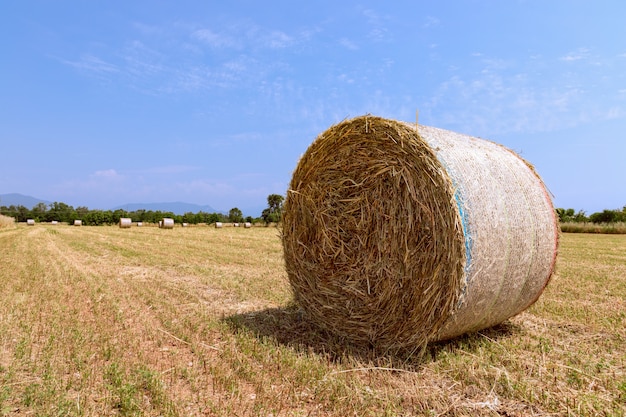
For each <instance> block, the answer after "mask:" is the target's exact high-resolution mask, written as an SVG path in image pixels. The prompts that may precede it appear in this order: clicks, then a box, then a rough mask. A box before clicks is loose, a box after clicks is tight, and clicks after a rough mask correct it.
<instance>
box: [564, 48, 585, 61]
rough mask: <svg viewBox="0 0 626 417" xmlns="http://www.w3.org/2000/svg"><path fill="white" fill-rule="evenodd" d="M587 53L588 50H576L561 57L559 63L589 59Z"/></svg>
mask: <svg viewBox="0 0 626 417" xmlns="http://www.w3.org/2000/svg"><path fill="white" fill-rule="evenodd" d="M589 52H590V50H589V49H588V48H578V49H577V50H575V51H572V52H569V53H567V54H566V55H564V56H562V57H561V61H567V62H572V61H580V60H583V59H587V58H589Z"/></svg>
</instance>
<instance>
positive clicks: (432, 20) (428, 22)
mask: <svg viewBox="0 0 626 417" xmlns="http://www.w3.org/2000/svg"><path fill="white" fill-rule="evenodd" d="M440 24H441V21H440V20H439V19H437V18H436V17H433V16H426V19H425V21H424V23H423V24H422V28H424V29H429V28H432V27H437V26H439V25H440Z"/></svg>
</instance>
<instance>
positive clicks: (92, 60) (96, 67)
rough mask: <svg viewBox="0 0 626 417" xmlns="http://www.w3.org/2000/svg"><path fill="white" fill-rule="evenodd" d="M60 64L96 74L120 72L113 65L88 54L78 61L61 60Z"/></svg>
mask: <svg viewBox="0 0 626 417" xmlns="http://www.w3.org/2000/svg"><path fill="white" fill-rule="evenodd" d="M61 62H63V63H64V64H67V65H70V66H72V67H74V68H76V69H79V70H85V71H90V72H96V73H116V72H119V71H120V69H119V68H118V67H117V66H116V65H115V64H111V63H109V62H106V61H104V60H102V59H100V58H98V57H96V56H94V55H90V54H85V55H83V56H81V57H80V59H79V60H78V61H68V60H61Z"/></svg>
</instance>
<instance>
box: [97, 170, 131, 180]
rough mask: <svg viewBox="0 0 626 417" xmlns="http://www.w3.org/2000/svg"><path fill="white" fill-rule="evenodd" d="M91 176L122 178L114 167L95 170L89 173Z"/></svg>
mask: <svg viewBox="0 0 626 417" xmlns="http://www.w3.org/2000/svg"><path fill="white" fill-rule="evenodd" d="M91 177H92V178H104V179H120V178H123V177H122V176H121V175H120V174H118V173H117V171H116V170H114V169H105V170H102V171H96V172H94V173H93V174H92V175H91Z"/></svg>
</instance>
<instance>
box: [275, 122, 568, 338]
mask: <svg viewBox="0 0 626 417" xmlns="http://www.w3.org/2000/svg"><path fill="white" fill-rule="evenodd" d="M557 226H558V225H557V222H556V219H555V216H554V210H553V207H552V202H551V200H550V197H549V195H548V194H547V192H546V189H545V187H544V185H543V183H542V181H541V179H540V178H539V177H538V176H537V174H536V173H535V171H534V170H533V169H532V167H530V165H528V164H527V163H526V162H525V161H524V160H522V159H521V158H520V157H519V156H517V155H516V154H514V153H513V152H511V151H510V150H508V149H506V148H504V147H502V146H500V145H497V144H495V143H493V142H489V141H485V140H482V139H478V138H474V137H470V136H466V135H461V134H458V133H454V132H449V131H445V130H441V129H436V128H432V127H427V126H419V127H418V126H417V125H416V124H407V123H402V122H398V121H393V120H387V119H382V118H378V117H373V116H363V117H357V118H355V119H352V120H347V121H344V122H342V123H339V124H338V125H335V126H332V127H331V128H330V129H328V130H327V131H325V132H323V133H322V134H321V135H320V136H319V137H318V138H317V139H316V140H315V142H314V143H313V144H312V145H311V146H310V147H309V149H308V150H307V151H306V153H305V154H304V155H303V157H302V159H301V160H300V162H299V163H298V166H297V168H296V170H295V171H294V174H293V177H292V180H291V184H290V189H289V192H288V195H287V199H286V201H285V207H284V211H283V232H282V239H283V248H284V254H285V262H286V267H287V272H288V275H289V281H290V283H291V287H292V289H293V292H294V295H295V298H296V301H297V302H298V303H299V304H300V305H301V306H302V307H303V309H304V310H305V311H306V313H307V315H308V317H309V318H310V319H311V320H313V321H314V322H316V323H317V324H318V325H319V326H321V327H323V328H325V329H327V330H330V331H332V332H334V333H336V334H338V335H340V336H343V337H346V338H348V339H350V340H352V341H353V342H355V343H359V344H365V345H373V346H377V347H380V348H384V349H409V350H414V349H420V348H422V347H423V346H425V344H426V343H428V342H429V341H435V340H443V339H447V338H452V337H455V336H458V335H460V334H463V333H465V332H469V331H475V330H479V329H483V328H486V327H490V326H493V325H495V324H497V323H500V322H502V321H504V320H506V319H507V318H509V317H511V316H513V315H515V314H518V313H519V312H521V311H522V310H524V309H526V308H527V307H528V306H530V305H531V304H532V303H533V302H534V301H535V300H536V299H537V298H538V297H539V295H540V294H541V292H542V291H543V288H544V287H545V285H546V284H547V283H548V281H549V279H550V276H551V275H552V272H553V268H554V263H555V259H556V252H557V244H558V227H557Z"/></svg>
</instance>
